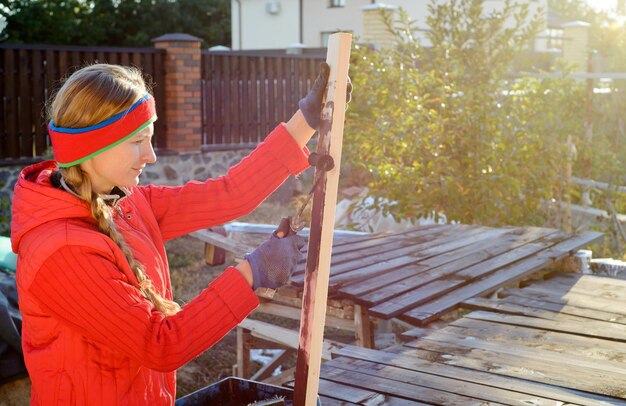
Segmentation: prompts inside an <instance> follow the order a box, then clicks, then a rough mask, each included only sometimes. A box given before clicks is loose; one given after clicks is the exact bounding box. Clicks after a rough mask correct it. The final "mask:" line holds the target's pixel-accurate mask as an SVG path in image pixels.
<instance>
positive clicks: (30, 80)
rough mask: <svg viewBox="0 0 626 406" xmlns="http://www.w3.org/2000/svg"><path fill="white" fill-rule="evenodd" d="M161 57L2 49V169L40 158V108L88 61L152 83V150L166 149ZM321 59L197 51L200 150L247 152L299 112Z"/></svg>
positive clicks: (151, 51) (43, 132)
mask: <svg viewBox="0 0 626 406" xmlns="http://www.w3.org/2000/svg"><path fill="white" fill-rule="evenodd" d="M164 58H165V51H164V50H163V49H156V48H102V47H98V48H95V47H94V48H87V47H69V46H65V47H59V46H46V45H0V96H2V97H1V98H0V110H1V111H2V113H1V114H0V164H12V163H14V162H15V160H16V159H20V162H22V161H23V160H24V158H27V159H28V158H36V157H40V156H41V155H42V154H43V153H44V151H45V150H46V149H47V148H48V146H49V145H50V141H49V138H48V134H47V128H46V125H47V123H46V120H45V111H44V110H45V101H46V100H47V99H48V97H49V95H50V93H51V92H52V91H54V90H55V89H56V88H57V87H58V84H59V80H60V79H61V78H63V77H66V76H67V75H68V74H69V73H71V72H72V71H74V70H76V69H77V68H79V67H81V66H84V65H85V64H89V63H94V62H106V63H115V64H121V65H134V66H137V67H139V68H141V69H142V70H143V72H144V73H145V74H147V75H148V76H150V77H151V80H152V82H153V86H154V89H153V90H154V93H155V98H156V100H157V113H158V115H159V120H158V121H157V122H156V125H155V138H154V139H155V146H156V147H158V148H167V142H166V138H165V133H166V131H165V129H166V126H167V119H166V117H165V116H166V113H165V103H164V102H161V103H159V100H162V101H164V100H165V92H166V91H167V89H165V86H164V84H165V81H164V75H165V71H164V63H163V62H164ZM323 60H324V58H323V55H322V53H317V54H313V55H310V54H303V55H285V54H284V53H278V52H267V51H265V52H263V51H261V52H245V51H243V52H233V51H229V52H208V51H203V52H202V58H201V61H202V62H201V63H202V69H201V78H199V79H200V80H201V88H202V95H201V100H200V103H199V106H200V107H199V108H200V111H198V114H201V115H202V134H198V137H202V140H201V143H202V146H203V148H204V149H205V150H211V149H236V148H249V147H252V146H254V145H256V144H257V143H258V142H260V141H262V140H263V139H264V138H265V136H266V135H267V134H268V133H269V132H270V131H271V130H272V129H273V128H274V127H275V126H276V125H277V124H278V123H279V122H281V121H286V120H288V119H289V117H291V115H292V114H293V113H294V112H295V111H296V110H297V108H298V107H297V106H298V100H299V99H300V98H301V97H302V96H304V95H305V94H306V92H307V90H308V89H309V88H310V87H311V86H312V84H313V81H314V80H315V77H316V76H317V73H318V71H319V64H320V62H322V61H323Z"/></svg>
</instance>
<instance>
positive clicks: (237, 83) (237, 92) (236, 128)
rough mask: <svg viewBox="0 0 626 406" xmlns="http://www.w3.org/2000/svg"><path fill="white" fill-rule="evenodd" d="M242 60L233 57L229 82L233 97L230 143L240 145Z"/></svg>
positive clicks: (238, 57)
mask: <svg viewBox="0 0 626 406" xmlns="http://www.w3.org/2000/svg"><path fill="white" fill-rule="evenodd" d="M241 60H242V58H241V57H240V56H235V57H233V64H232V66H231V73H232V75H233V76H232V82H231V86H232V87H231V92H232V96H233V104H232V105H231V107H232V109H231V111H230V114H231V118H232V120H231V122H230V123H231V142H233V143H235V144H240V143H241V136H242V132H243V131H242V130H241V128H242V125H243V124H242V123H241V118H242V117H241V105H242V97H241V92H242V87H243V84H242V78H241V65H240V64H241V62H242V61H241Z"/></svg>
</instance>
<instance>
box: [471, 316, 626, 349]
mask: <svg viewBox="0 0 626 406" xmlns="http://www.w3.org/2000/svg"><path fill="white" fill-rule="evenodd" d="M465 317H468V318H471V319H477V320H486V321H492V322H496V323H504V324H510V325H516V326H523V327H530V328H538V329H543V330H547V331H557V332H563V333H570V334H578V335H581V336H588V337H597V338H603V339H606V340H613V341H620V342H624V341H626V328H625V327H624V325H623V324H611V323H605V322H600V321H597V320H585V322H584V323H580V322H578V321H572V320H548V319H539V318H536V317H527V316H517V315H512V314H500V313H493V312H485V311H480V310H479V311H475V312H472V313H470V314H467V315H465ZM609 325H610V327H609Z"/></svg>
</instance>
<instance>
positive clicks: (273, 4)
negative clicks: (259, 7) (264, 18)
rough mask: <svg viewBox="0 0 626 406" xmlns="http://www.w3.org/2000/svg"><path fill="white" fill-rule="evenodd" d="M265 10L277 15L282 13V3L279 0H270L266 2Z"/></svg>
mask: <svg viewBox="0 0 626 406" xmlns="http://www.w3.org/2000/svg"><path fill="white" fill-rule="evenodd" d="M265 11H267V13H268V14H272V15H276V14H279V13H280V3H279V2H277V1H268V2H267V3H265Z"/></svg>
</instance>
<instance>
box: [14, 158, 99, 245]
mask: <svg viewBox="0 0 626 406" xmlns="http://www.w3.org/2000/svg"><path fill="white" fill-rule="evenodd" d="M56 169H57V165H56V163H55V162H54V161H45V162H40V163H38V164H35V165H31V166H29V167H26V168H24V169H23V170H22V172H20V175H19V177H18V179H17V182H16V184H15V189H14V195H13V201H12V209H11V217H12V220H11V245H12V249H13V251H14V252H16V253H17V252H18V250H19V246H20V241H21V240H22V238H23V237H24V235H25V234H26V233H28V232H29V231H30V230H32V229H33V228H35V227H38V226H40V225H42V224H44V223H47V222H50V221H55V220H61V219H80V218H83V219H85V220H87V221H89V222H92V223H95V220H94V218H93V217H92V216H91V211H90V210H89V206H88V205H87V203H86V202H84V201H83V200H81V199H79V198H78V197H76V196H74V195H72V194H71V193H68V192H66V191H65V190H62V189H57V188H55V187H54V186H53V185H52V183H51V182H50V175H51V174H52V172H54V171H55V170H56Z"/></svg>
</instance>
